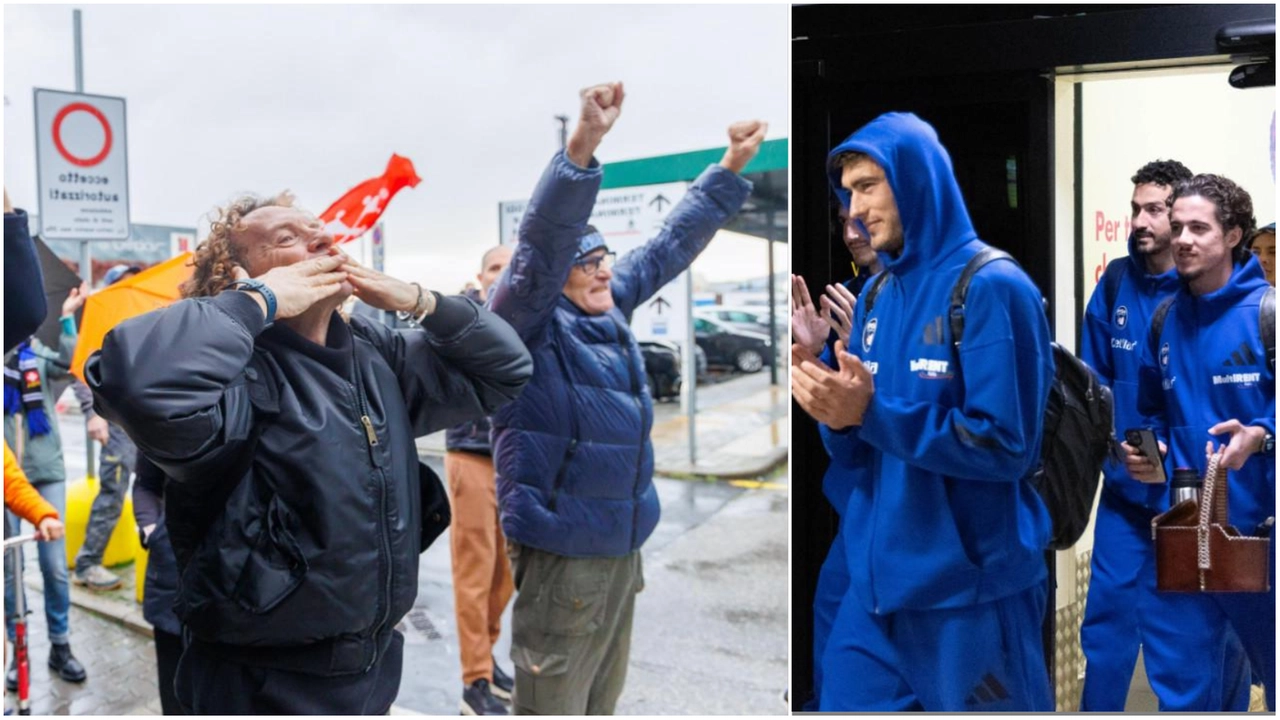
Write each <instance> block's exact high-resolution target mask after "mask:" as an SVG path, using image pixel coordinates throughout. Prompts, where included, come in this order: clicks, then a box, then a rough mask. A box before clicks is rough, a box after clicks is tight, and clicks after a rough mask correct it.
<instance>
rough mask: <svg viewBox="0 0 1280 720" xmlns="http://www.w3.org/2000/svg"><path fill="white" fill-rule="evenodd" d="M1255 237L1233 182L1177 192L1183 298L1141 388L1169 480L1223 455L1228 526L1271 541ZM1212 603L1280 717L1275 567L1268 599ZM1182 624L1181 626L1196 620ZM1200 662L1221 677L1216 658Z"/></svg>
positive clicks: (1176, 254) (1135, 466) (1148, 464)
mask: <svg viewBox="0 0 1280 720" xmlns="http://www.w3.org/2000/svg"><path fill="white" fill-rule="evenodd" d="M1253 227H1254V218H1253V201H1252V199H1251V198H1250V197H1249V194H1248V193H1247V192H1245V191H1244V189H1243V188H1241V187H1240V186H1238V185H1236V184H1235V183H1234V182H1232V181H1231V180H1229V179H1227V178H1224V177H1221V176H1218V175H1197V176H1195V177H1193V178H1191V179H1190V180H1187V181H1184V182H1181V183H1179V184H1178V186H1177V187H1176V188H1175V190H1174V195H1173V207H1172V210H1171V212H1170V216H1169V228H1170V232H1171V233H1172V235H1173V260H1174V263H1175V265H1176V267H1177V271H1178V278H1179V280H1180V281H1181V283H1182V286H1181V287H1180V288H1179V290H1178V291H1177V292H1176V293H1175V294H1174V295H1173V296H1172V297H1171V298H1169V299H1168V300H1166V301H1165V302H1166V303H1167V304H1168V310H1167V314H1166V315H1165V317H1164V321H1163V324H1162V325H1161V326H1160V332H1159V335H1158V336H1156V335H1154V334H1151V336H1150V337H1149V338H1148V339H1144V341H1143V342H1142V343H1141V346H1142V352H1143V357H1142V367H1141V369H1140V371H1139V384H1138V409H1139V411H1140V412H1141V413H1142V415H1143V424H1144V425H1148V426H1151V427H1154V428H1155V429H1156V435H1157V436H1158V437H1159V438H1160V439H1161V442H1160V445H1161V450H1162V452H1163V451H1167V452H1168V457H1167V459H1166V461H1165V469H1166V473H1168V472H1170V471H1171V470H1172V469H1173V468H1176V467H1185V468H1194V469H1196V470H1197V472H1198V473H1199V474H1200V475H1203V474H1204V470H1205V467H1206V463H1207V459H1206V452H1207V451H1210V450H1212V451H1217V450H1221V451H1222V452H1223V458H1222V465H1223V466H1225V467H1226V468H1227V469H1228V473H1227V482H1228V484H1229V495H1230V499H1231V504H1230V508H1229V510H1228V520H1229V522H1230V523H1231V524H1232V525H1234V526H1236V527H1237V528H1239V529H1240V531H1241V532H1244V533H1247V534H1253V533H1254V532H1255V531H1258V530H1264V531H1265V532H1267V533H1269V532H1270V528H1269V526H1268V524H1267V523H1268V518H1271V517H1272V516H1274V515H1275V502H1276V495H1275V469H1276V468H1275V424H1276V406H1275V368H1274V367H1273V366H1272V365H1271V363H1269V362H1268V353H1267V350H1266V348H1264V347H1263V344H1264V343H1263V339H1262V332H1261V329H1260V327H1259V306H1260V304H1261V303H1262V302H1263V300H1264V298H1265V297H1266V296H1267V295H1268V293H1272V294H1271V298H1272V302H1274V290H1273V289H1272V288H1271V287H1270V286H1269V285H1268V284H1267V281H1266V278H1265V277H1264V276H1263V273H1262V267H1261V265H1259V264H1258V261H1257V259H1256V258H1254V257H1253V255H1251V254H1250V253H1249V251H1248V250H1247V249H1246V248H1245V247H1244V239H1245V238H1246V237H1248V236H1249V233H1250V232H1251V231H1252V230H1253ZM1149 332H1150V331H1149ZM1206 441H1208V444H1207V446H1206ZM1166 443H1167V444H1166ZM1216 443H1222V444H1221V445H1217V444H1216ZM1124 447H1125V448H1126V450H1127V452H1128V456H1127V457H1126V461H1125V462H1126V466H1127V469H1128V471H1129V474H1130V475H1131V476H1132V477H1133V478H1135V479H1136V480H1139V481H1141V482H1154V481H1155V479H1156V473H1155V465H1154V463H1153V461H1152V460H1151V459H1150V458H1145V457H1142V456H1140V455H1138V454H1137V450H1136V449H1135V448H1132V447H1130V446H1129V445H1128V444H1126V445H1125V446H1124ZM1273 549H1274V548H1273ZM1206 597H1207V598H1208V600H1209V601H1210V602H1212V603H1213V606H1211V609H1212V610H1216V613H1213V614H1214V615H1216V619H1215V621H1216V622H1229V623H1230V624H1231V626H1232V627H1233V628H1234V629H1235V634H1236V635H1237V636H1238V637H1239V639H1240V641H1241V643H1242V644H1243V645H1244V650H1245V653H1246V654H1247V656H1248V658H1249V662H1250V664H1251V665H1252V667H1253V672H1254V675H1255V676H1257V677H1259V678H1261V680H1262V682H1263V685H1264V686H1265V688H1266V697H1267V705H1268V707H1270V708H1272V709H1274V708H1275V562H1274V560H1273V561H1272V563H1271V591H1270V592H1269V593H1211V594H1208V595H1206ZM1173 620H1175V621H1176V622H1178V623H1179V624H1183V623H1185V621H1186V620H1187V616H1186V615H1182V616H1179V617H1176V618H1173ZM1192 620H1193V622H1198V621H1197V620H1196V619H1195V618H1192ZM1188 661H1190V659H1188ZM1196 662H1197V663H1199V664H1200V665H1201V667H1202V668H1203V669H1204V672H1207V673H1212V672H1213V670H1214V668H1213V666H1212V658H1199V659H1198V660H1197V661H1196Z"/></svg>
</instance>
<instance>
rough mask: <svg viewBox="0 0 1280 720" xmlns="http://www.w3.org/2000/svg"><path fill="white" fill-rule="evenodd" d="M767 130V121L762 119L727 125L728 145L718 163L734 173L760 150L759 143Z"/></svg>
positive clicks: (739, 170)
mask: <svg viewBox="0 0 1280 720" xmlns="http://www.w3.org/2000/svg"><path fill="white" fill-rule="evenodd" d="M768 131H769V123H767V122H764V121H762V120H743V121H741V122H736V123H734V124H732V125H730V126H729V147H727V148H725V151H724V157H723V158H721V159H720V164H721V165H722V166H724V167H726V168H728V169H730V170H732V171H734V172H736V173H740V172H742V169H743V168H745V167H746V166H747V163H749V162H751V159H752V158H754V157H755V156H756V153H758V152H760V143H762V142H764V135H765V133H767V132H768Z"/></svg>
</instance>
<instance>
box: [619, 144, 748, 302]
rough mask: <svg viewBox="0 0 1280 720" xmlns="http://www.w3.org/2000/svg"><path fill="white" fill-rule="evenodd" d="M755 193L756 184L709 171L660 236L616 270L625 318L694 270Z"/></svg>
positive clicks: (718, 169)
mask: <svg viewBox="0 0 1280 720" xmlns="http://www.w3.org/2000/svg"><path fill="white" fill-rule="evenodd" d="M750 194H751V183H750V182H749V181H747V180H744V179H742V178H741V177H739V176H738V174H737V173H735V172H733V171H732V170H729V169H726V168H723V167H721V166H719V165H712V166H710V167H708V168H707V169H706V170H704V171H703V172H702V174H701V175H699V176H698V179H697V180H695V181H694V183H693V184H692V185H690V186H689V190H688V192H687V193H686V194H685V196H684V198H682V199H681V200H680V202H679V203H677V204H676V206H675V207H674V208H673V209H672V210H671V214H670V215H668V216H667V219H666V221H665V222H664V223H663V224H662V230H661V231H660V232H659V233H658V235H657V236H656V237H654V238H653V239H652V240H650V241H649V242H647V243H645V244H644V245H642V246H641V247H639V248H636V249H635V250H632V251H631V252H629V253H627V254H626V255H624V256H623V257H622V259H621V260H619V261H618V266H617V267H616V268H614V271H613V282H612V288H613V301H614V303H615V304H616V305H617V306H618V309H619V310H621V311H622V314H623V315H625V316H627V318H628V319H630V317H631V314H632V313H633V312H635V309H636V308H637V307H639V306H640V304H641V303H643V302H644V301H645V300H648V299H649V298H650V297H651V296H652V295H653V294H654V293H656V292H658V291H659V290H661V289H662V287H663V286H664V285H666V284H667V283H669V282H671V281H672V280H674V279H676V276H677V275H679V274H680V273H682V272H684V271H685V269H686V268H688V267H689V266H690V265H692V264H693V261H694V259H695V258H697V257H698V255H699V254H700V253H701V252H702V251H703V250H705V249H706V247H707V245H708V244H709V243H710V242H711V238H712V237H714V236H715V234H716V231H717V230H719V229H720V226H721V225H724V224H725V222H726V221H728V220H729V218H731V217H733V215H734V213H736V212H738V208H741V207H742V204H743V203H744V202H746V201H747V196H748V195H750Z"/></svg>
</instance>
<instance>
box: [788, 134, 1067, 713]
mask: <svg viewBox="0 0 1280 720" xmlns="http://www.w3.org/2000/svg"><path fill="white" fill-rule="evenodd" d="M827 169H828V175H829V177H830V180H831V185H832V188H833V189H834V191H835V192H836V194H837V195H838V196H839V197H840V199H841V201H842V202H844V203H845V204H847V205H848V207H849V215H850V217H851V218H853V219H854V220H856V221H859V222H860V223H861V224H862V225H863V226H865V228H866V229H867V231H868V232H869V234H870V243H871V247H872V248H873V249H874V250H875V251H876V252H877V254H878V255H879V258H880V261H881V263H882V264H883V265H884V267H885V270H884V273H885V274H886V275H885V277H886V280H885V281H884V283H883V284H882V285H881V286H880V291H879V295H878V296H877V299H876V302H875V306H874V308H873V309H872V310H871V311H868V310H867V309H866V307H865V303H859V304H858V307H857V314H856V319H855V322H854V324H853V330H854V332H853V336H852V344H853V345H854V346H855V347H854V348H850V349H852V350H855V351H856V352H857V354H858V355H857V356H855V355H852V354H850V353H849V352H848V351H847V350H846V348H845V347H844V344H843V343H840V342H838V343H837V344H836V345H835V347H834V348H832V349H831V351H828V352H824V354H823V357H822V358H818V357H815V356H814V353H813V352H812V350H811V349H810V348H807V347H805V346H804V345H802V344H799V343H797V344H795V345H793V346H792V385H791V387H792V394H793V397H795V399H796V401H797V402H798V403H799V404H800V406H801V408H803V409H804V410H805V412H807V413H809V414H810V415H811V416H813V418H814V419H815V420H817V421H818V422H819V430H820V431H821V433H822V436H823V442H824V444H825V445H826V447H827V452H828V453H829V454H830V456H831V466H830V467H831V469H830V470H829V471H828V474H827V477H826V478H825V479H824V482H823V489H824V491H825V492H826V494H827V497H828V498H829V499H831V500H832V502H833V504H835V505H836V509H837V511H838V512H839V513H840V516H841V526H840V533H839V541H840V544H839V545H838V546H837V547H833V548H832V550H831V552H830V555H829V557H828V561H827V562H828V563H845V568H844V570H845V571H844V572H839V569H840V568H833V567H830V566H828V565H824V569H823V573H822V576H821V578H820V581H819V582H820V586H819V588H818V592H817V597H818V598H819V599H825V600H823V601H824V602H826V603H828V604H834V603H832V598H835V597H837V596H842V597H840V598H839V600H838V605H836V607H834V608H829V609H828V610H827V613H828V614H831V610H834V616H833V617H831V618H830V619H829V621H828V622H829V624H828V625H826V626H824V627H821V628H815V630H816V631H815V635H816V636H817V637H815V643H817V644H821V646H822V648H823V651H822V662H821V672H822V678H821V689H820V690H821V694H820V698H819V709H821V710H823V711H846V712H848V711H853V712H889V711H902V710H925V711H952V712H954V711H964V710H971V711H976V712H991V711H1050V710H1052V709H1053V699H1052V697H1051V695H1050V692H1049V678H1048V674H1047V672H1046V670H1045V666H1044V654H1043V644H1042V642H1041V636H1040V625H1041V621H1042V619H1043V617H1044V609H1045V602H1046V589H1045V578H1046V569H1045V564H1044V551H1045V548H1046V546H1047V544H1048V539H1049V515H1048V511H1047V510H1046V509H1045V506H1044V504H1043V502H1042V501H1041V499H1040V497H1039V495H1038V494H1037V493H1036V491H1035V489H1034V488H1033V487H1032V484H1031V480H1030V478H1031V475H1032V472H1033V471H1034V470H1035V468H1036V465H1037V463H1038V461H1039V456H1040V433H1041V423H1042V420H1041V418H1042V416H1043V413H1044V407H1045V402H1046V401H1047V399H1048V394H1049V383H1050V381H1051V380H1052V377H1053V359H1052V352H1051V346H1050V339H1049V326H1048V321H1047V320H1046V318H1045V314H1044V311H1043V309H1042V307H1041V303H1040V293H1039V292H1038V291H1037V290H1036V287H1035V285H1034V284H1033V283H1032V282H1031V280H1030V279H1029V278H1028V277H1027V276H1026V274H1025V273H1023V272H1022V270H1021V269H1019V268H1018V267H1017V266H1016V265H1014V264H1013V263H1009V262H992V263H990V264H988V265H986V266H984V267H983V268H982V270H980V271H979V272H978V273H977V274H976V275H974V277H973V280H972V283H971V285H970V288H969V292H968V296H967V301H966V306H965V315H966V323H965V336H964V343H963V345H962V347H961V348H960V349H959V355H960V357H957V355H956V352H957V351H956V350H955V349H953V346H952V339H951V338H950V337H949V323H947V322H946V321H945V320H944V319H943V316H944V315H945V314H946V312H947V308H948V304H949V303H948V298H949V296H950V293H951V289H952V287H953V286H954V285H955V283H956V280H957V278H958V277H959V275H960V272H961V270H962V268H963V267H964V266H965V264H966V263H967V262H968V261H969V259H970V258H972V257H973V256H974V255H975V254H977V253H978V252H979V251H980V250H981V249H982V248H983V247H985V243H983V242H982V241H981V240H979V239H978V235H977V233H976V232H975V231H974V228H973V225H972V223H971V222H970V220H969V214H968V211H967V209H966V208H965V205H964V200H963V198H962V196H961V192H960V188H959V185H958V184H957V183H956V180H955V176H954V173H953V172H952V167H951V159H950V157H949V156H948V154H947V151H946V149H945V148H943V147H942V145H941V143H939V141H938V137H937V134H936V133H935V132H934V130H933V128H932V127H930V126H929V125H928V124H927V123H925V122H924V121H922V120H920V119H919V118H918V117H916V116H915V115H911V114H904V113H890V114H887V115H882V116H880V117H879V118H877V119H875V120H873V121H872V122H871V123H869V124H867V125H866V126H864V127H863V128H861V129H859V130H858V131H857V132H855V133H854V134H853V135H851V136H850V137H849V138H848V139H846V140H845V141H844V142H843V143H841V144H840V145H838V146H837V147H836V148H835V149H834V150H832V151H831V153H830V155H829V156H828V166H827ZM864 294H865V293H864ZM957 363H958V364H959V365H960V366H962V367H963V371H961V370H960V369H959V368H957V367H956V364H957ZM819 610H821V608H815V615H818V614H819V612H818V611H819ZM824 633H825V634H824Z"/></svg>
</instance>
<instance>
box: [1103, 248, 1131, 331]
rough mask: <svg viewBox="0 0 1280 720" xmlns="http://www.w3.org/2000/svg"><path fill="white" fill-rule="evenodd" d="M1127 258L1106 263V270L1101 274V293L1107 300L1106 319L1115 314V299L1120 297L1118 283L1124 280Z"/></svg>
mask: <svg viewBox="0 0 1280 720" xmlns="http://www.w3.org/2000/svg"><path fill="white" fill-rule="evenodd" d="M1128 261H1129V258H1128V257H1127V256H1126V257H1120V258H1116V259H1115V260H1112V261H1111V262H1109V263H1107V269H1106V270H1104V271H1103V272H1102V293H1103V296H1104V297H1105V298H1106V299H1107V318H1108V319H1110V318H1111V316H1112V315H1114V314H1115V312H1116V298H1117V297H1119V296H1120V281H1121V280H1124V264H1125V263H1126V262H1128Z"/></svg>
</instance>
